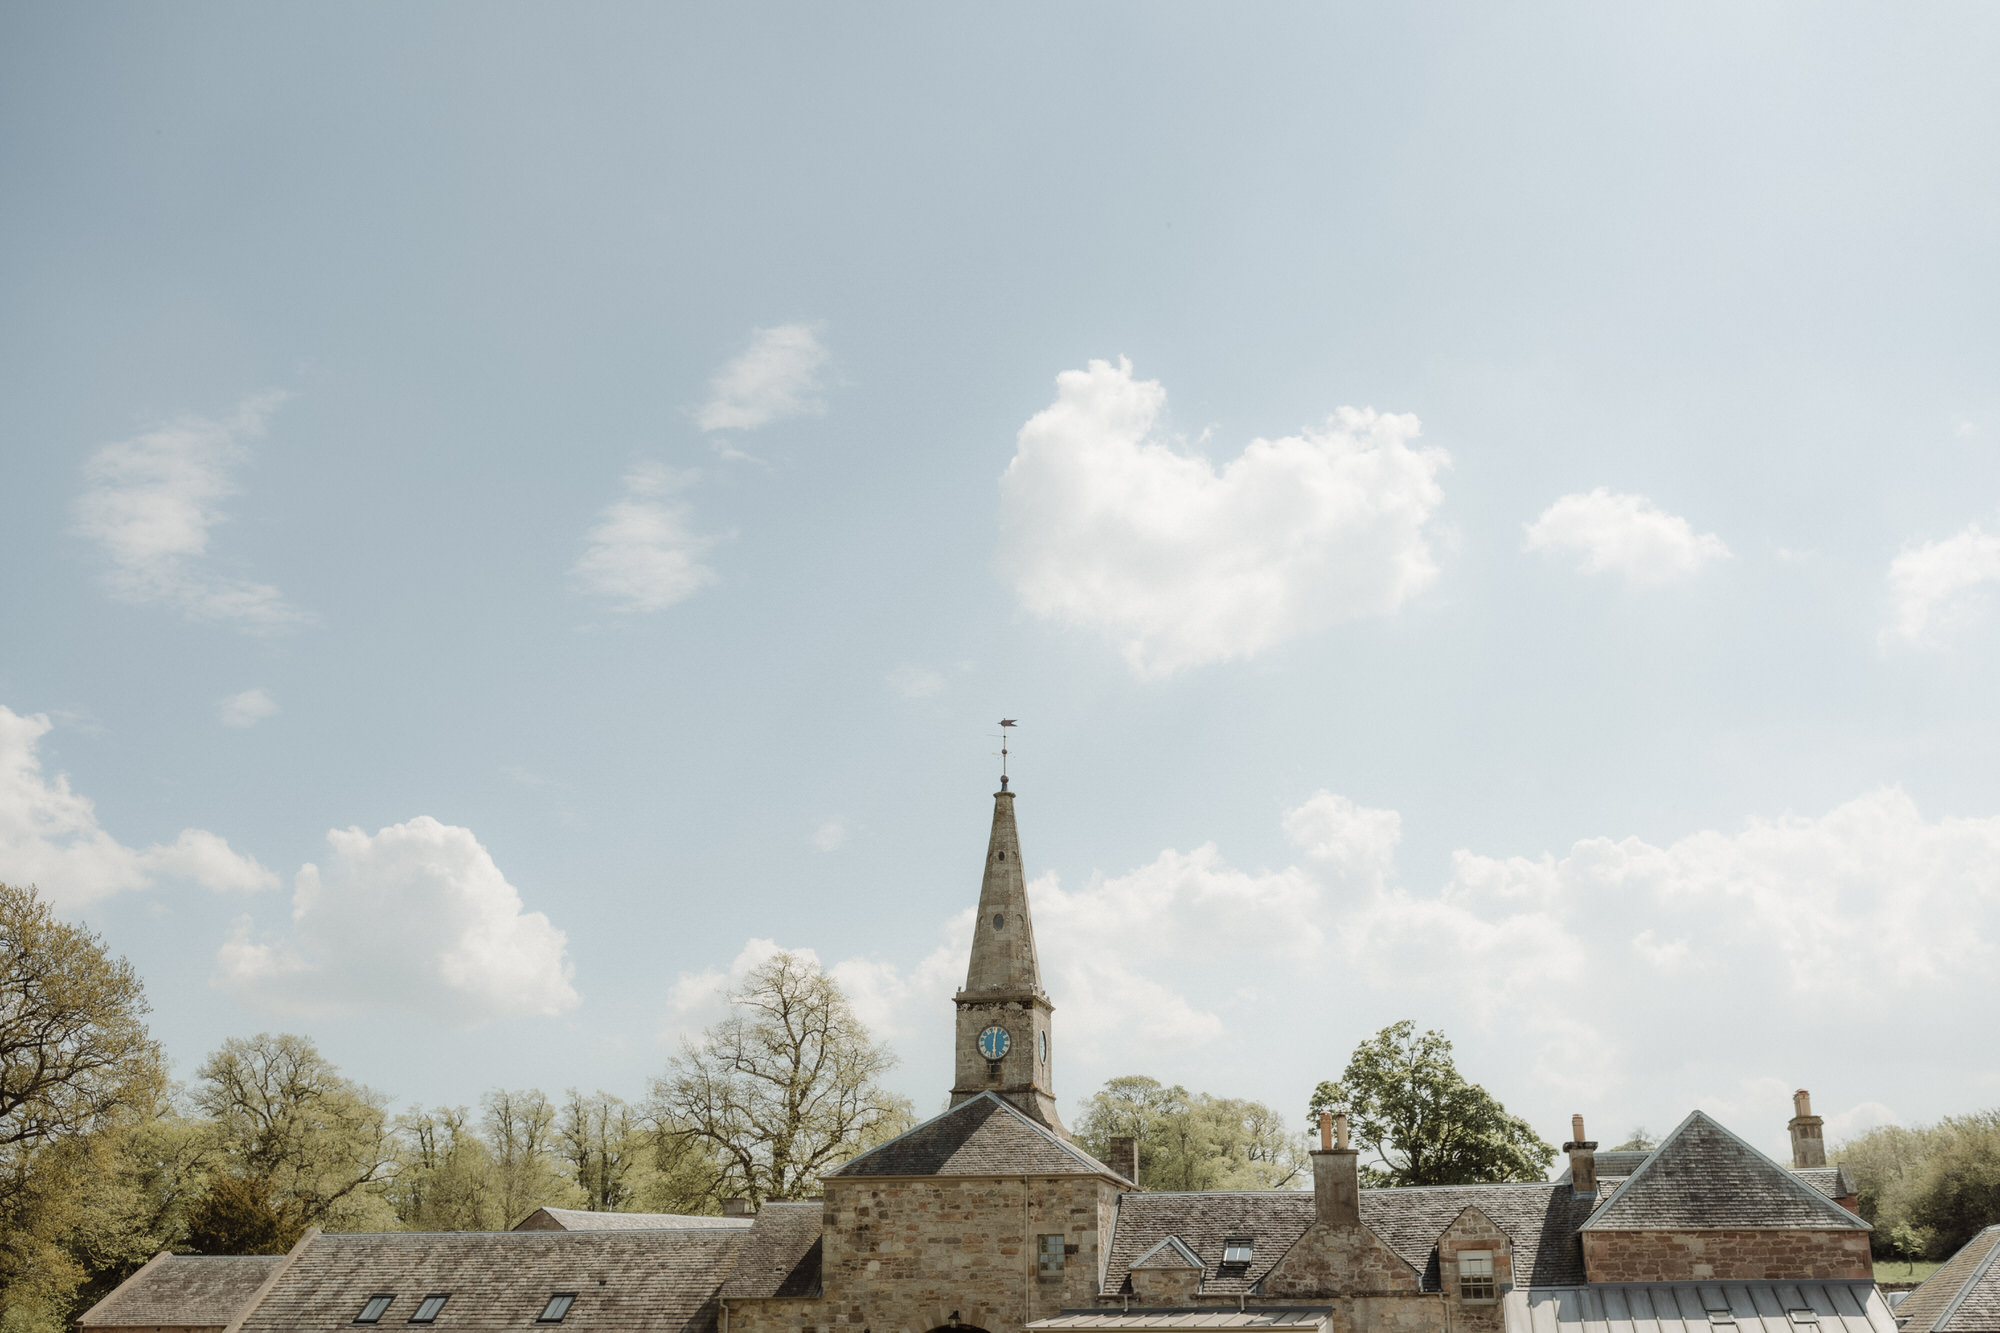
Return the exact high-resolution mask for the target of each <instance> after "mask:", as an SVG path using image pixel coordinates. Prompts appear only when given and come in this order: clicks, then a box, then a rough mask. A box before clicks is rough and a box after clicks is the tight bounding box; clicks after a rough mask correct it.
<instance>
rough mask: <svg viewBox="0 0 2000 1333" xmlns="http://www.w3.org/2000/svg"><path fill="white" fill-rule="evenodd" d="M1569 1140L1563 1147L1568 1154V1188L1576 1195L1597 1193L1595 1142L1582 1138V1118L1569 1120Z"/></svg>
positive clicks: (1577, 1116)
mask: <svg viewBox="0 0 2000 1333" xmlns="http://www.w3.org/2000/svg"><path fill="white" fill-rule="evenodd" d="M1569 1133H1570V1139H1569V1142H1568V1143H1565V1144H1564V1145H1563V1151H1564V1152H1566V1153H1568V1154H1569V1187H1570V1189H1571V1191H1573V1192H1574V1193H1577V1194H1583V1195H1590V1196H1595V1195H1596V1193H1597V1141H1596V1140H1595V1139H1586V1138H1585V1137H1583V1117H1582V1116H1580V1115H1573V1116H1571V1117H1570V1118H1569Z"/></svg>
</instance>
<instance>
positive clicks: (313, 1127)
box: [189, 1033, 395, 1254]
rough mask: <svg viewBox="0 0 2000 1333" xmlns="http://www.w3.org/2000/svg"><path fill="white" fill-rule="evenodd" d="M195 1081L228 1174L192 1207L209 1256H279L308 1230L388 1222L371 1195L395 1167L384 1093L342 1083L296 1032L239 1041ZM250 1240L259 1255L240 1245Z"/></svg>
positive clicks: (196, 1240)
mask: <svg viewBox="0 0 2000 1333" xmlns="http://www.w3.org/2000/svg"><path fill="white" fill-rule="evenodd" d="M197 1077H198V1078H199V1079H200V1082H199V1084H198V1085H197V1087H196V1089H195V1093H194V1102H195V1105H196V1106H197V1107H199V1108H200V1109H201V1111H202V1112H203V1113H204V1114H205V1115H207V1116H208V1118H209V1119H210V1120H212V1121H214V1122H215V1125H216V1131H217V1135H218V1141H219V1145H220V1155H219V1159H218V1160H219V1163H220V1165H221V1167H222V1171H221V1173H220V1175H219V1176H218V1179H217V1180H216V1182H215V1183H214V1184H213V1185H212V1186H211V1188H210V1191H209V1194H208V1196H207V1197H206V1198H205V1199H203V1200H202V1201H201V1202H199V1203H197V1205H196V1206H195V1209H194V1217H193V1220H192V1221H191V1223H190V1228H189V1242H190V1244H192V1245H194V1246H195V1247H196V1248H197V1249H199V1250H201V1251H203V1252H205V1253H210V1254H214V1253H239V1254H240V1253H246V1252H247V1253H272V1252H273V1251H274V1250H275V1249H282V1248H284V1247H285V1246H289V1245H290V1244H291V1242H292V1241H293V1240H296V1239H297V1238H298V1235H299V1233H300V1232H302V1231H304V1230H305V1228H306V1227H308V1226H313V1225H316V1224H317V1225H321V1226H326V1227H329V1228H339V1227H343V1226H345V1227H354V1228H361V1227H365V1226H369V1225H376V1226H379V1225H380V1224H381V1223H383V1222H386V1221H387V1220H388V1218H387V1217H386V1216H385V1215H384V1214H385V1212H386V1203H385V1202H384V1200H382V1199H381V1197H380V1190H379V1189H371V1188H370V1187H375V1186H379V1185H381V1184H382V1183H383V1182H384V1181H385V1180H386V1178H387V1176H388V1172H389V1167H390V1166H391V1164H392V1163H393V1162H394V1160H395V1149H394V1145H393V1144H392V1142H391V1140H390V1136H389V1126H388V1117H387V1115H386V1112H385V1111H384V1101H385V1099H384V1098H383V1096H382V1094H380V1093H378V1092H375V1091H373V1090H372V1089H369V1088H365V1087H362V1086H361V1085H359V1084H357V1083H353V1082H351V1081H349V1080H348V1079H346V1078H343V1077H342V1076H341V1074H340V1071H339V1070H338V1069H336V1068H335V1067H334V1066H333V1063H332V1062H331V1061H329V1060H328V1059H327V1058H326V1057H325V1056H323V1055H321V1054H320V1053H319V1050H318V1048H316V1047H315V1046H314V1045H313V1044H312V1043H311V1042H310V1041H308V1040H306V1039H305V1038H304V1037H294V1036H291V1035H289V1034H280V1035H278V1036H272V1035H271V1034H269V1033H259V1034H258V1035H257V1036H255V1037H251V1038H248V1039H245V1038H240V1037H232V1038H231V1039H230V1040H228V1041H226V1042H224V1043H223V1045H222V1049H220V1050H218V1051H216V1052H215V1053H214V1054H213V1055H211V1056H209V1057H208V1059H207V1060H205V1061H203V1062H202V1066H201V1068H200V1070H199V1071H198V1072H197ZM250 1237H255V1238H257V1244H256V1248H254V1249H245V1248H241V1247H242V1246H243V1245H244V1244H245V1238H250ZM287 1237H289V1238H290V1239H287ZM231 1245H236V1246H239V1248H236V1249H233V1250H232V1249H228V1248H227V1247H228V1246H231Z"/></svg>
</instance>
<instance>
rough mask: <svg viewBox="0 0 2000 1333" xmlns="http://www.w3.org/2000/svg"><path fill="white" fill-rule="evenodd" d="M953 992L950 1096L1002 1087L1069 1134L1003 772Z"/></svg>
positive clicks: (1045, 1121) (1003, 1094) (1040, 1117)
mask: <svg viewBox="0 0 2000 1333" xmlns="http://www.w3.org/2000/svg"><path fill="white" fill-rule="evenodd" d="M953 998H954V1000H955V1002H956V1003H957V1005H958V1034H957V1049H956V1050H955V1052H954V1059H953V1067H954V1068H955V1069H956V1070H957V1078H956V1081H955V1082H954V1083H953V1084H952V1089H951V1104H952V1105H953V1106H957V1105H958V1104H959V1103H960V1102H964V1101H967V1100H969V1099H971V1098H973V1097H977V1096H978V1095H979V1094H980V1093H982V1092H992V1093H997V1094H998V1095H1000V1096H1001V1097H1004V1098H1006V1099H1007V1100H1008V1101H1010V1102H1012V1103H1013V1104H1014V1105H1015V1106H1018V1107H1020V1108H1021V1109H1022V1110H1023V1111H1026V1112H1027V1113H1028V1114H1029V1115H1031V1116H1033V1117H1034V1118H1035V1119H1037V1120H1039V1121H1041V1122H1042V1123H1043V1124H1045V1125H1047V1126H1048V1127H1049V1128H1050V1129H1053V1130H1054V1131H1055V1132H1056V1133H1058V1134H1060V1135H1062V1136H1063V1137H1064V1138H1068V1137H1069V1131H1068V1130H1066V1129H1064V1128H1063V1123H1062V1120H1061V1119H1060V1118H1059V1117H1058V1116H1057V1115H1056V1098H1055V1083H1054V1079H1053V1078H1052V1077H1051V1074H1050V1069H1051V1067H1052V1066H1051V1061H1052V1060H1053V1059H1054V1053H1053V1052H1052V1051H1051V1050H1050V1049H1049V1041H1050V1033H1049V1028H1050V1023H1049V1016H1050V1015H1051V1014H1053V1013H1054V1012H1055V1006H1054V1005H1052V1004H1050V1003H1049V997H1048V993H1047V992H1046V991H1044V990H1043V989H1042V969H1041V964H1040V963H1039V962H1038V961H1037V960H1036V958H1035V926H1034V923H1033V922H1032V921H1031V920H1030V919H1029V917H1028V877H1027V875H1026V873H1025V872H1024V871H1023V869H1022V866H1021V835H1020V833H1019V832H1017V831H1016V829H1015V827H1014V793H1013V792H1011V791H1008V790H1007V779H1006V778H1004V777H1003V778H1001V779H1000V790H999V791H997V792H995V793H994V794H993V833H992V836H991V837H989V838H988V839H987V841H986V874H985V877H984V879H982V880H981V882H980V885H979V915H978V917H977V918H976V919H975V920H974V921H973V923H972V961H971V964H970V965H969V966H968V967H967V968H966V970H965V989H964V990H961V991H960V992H959V993H958V994H957V995H956V996H955V997H953Z"/></svg>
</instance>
